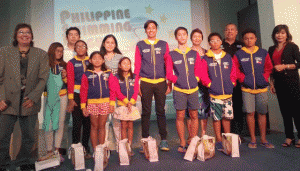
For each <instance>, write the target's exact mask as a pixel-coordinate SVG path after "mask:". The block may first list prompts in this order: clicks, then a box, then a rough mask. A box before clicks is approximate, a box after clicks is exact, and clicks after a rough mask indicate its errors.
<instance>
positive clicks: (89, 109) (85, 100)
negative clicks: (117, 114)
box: [80, 51, 114, 152]
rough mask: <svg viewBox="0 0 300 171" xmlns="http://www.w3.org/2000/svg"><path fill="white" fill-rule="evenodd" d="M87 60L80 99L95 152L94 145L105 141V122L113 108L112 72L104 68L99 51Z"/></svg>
mask: <svg viewBox="0 0 300 171" xmlns="http://www.w3.org/2000/svg"><path fill="white" fill-rule="evenodd" d="M89 61H90V64H89V66H88V67H87V71H86V72H85V73H84V74H83V76H82V80H81V88H80V101H81V109H82V112H83V115H84V116H85V117H88V116H90V119H91V142H92V146H93V149H94V152H95V150H96V146H97V145H99V144H104V142H105V123H106V120H107V117H108V114H109V113H110V112H111V111H113V109H114V106H111V105H110V88H111V87H112V86H111V84H112V79H111V78H112V73H111V71H110V70H107V69H106V66H105V62H104V57H103V56H101V55H100V52H98V51H96V52H93V53H92V54H91V57H90V59H89Z"/></svg>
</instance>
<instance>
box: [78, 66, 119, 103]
mask: <svg viewBox="0 0 300 171" xmlns="http://www.w3.org/2000/svg"><path fill="white" fill-rule="evenodd" d="M112 76H113V75H112V73H111V71H110V70H107V71H104V72H103V73H102V74H101V75H100V77H99V76H98V74H97V73H95V72H94V71H92V70H87V71H86V72H85V73H84V74H83V75H82V81H81V87H80V103H81V109H83V108H86V104H92V103H106V102H110V101H113V100H110V94H111V91H113V90H112V88H113V87H114V86H113V81H112ZM110 104H112V103H110Z"/></svg>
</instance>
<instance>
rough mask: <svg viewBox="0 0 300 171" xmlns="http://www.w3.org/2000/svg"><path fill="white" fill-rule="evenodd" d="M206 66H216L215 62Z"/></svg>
mask: <svg viewBox="0 0 300 171" xmlns="http://www.w3.org/2000/svg"><path fill="white" fill-rule="evenodd" d="M208 66H210V67H215V66H217V63H215V62H213V63H210V64H209V65H208Z"/></svg>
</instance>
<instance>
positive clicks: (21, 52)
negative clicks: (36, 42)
mask: <svg viewBox="0 0 300 171" xmlns="http://www.w3.org/2000/svg"><path fill="white" fill-rule="evenodd" d="M29 50H30V49H28V50H27V51H19V52H20V54H21V57H22V58H26V57H27V54H28V53H29Z"/></svg>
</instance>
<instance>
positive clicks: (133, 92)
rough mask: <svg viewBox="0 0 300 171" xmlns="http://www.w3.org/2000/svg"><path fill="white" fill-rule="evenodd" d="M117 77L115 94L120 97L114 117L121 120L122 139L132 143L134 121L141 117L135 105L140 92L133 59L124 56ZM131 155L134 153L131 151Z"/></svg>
mask: <svg viewBox="0 0 300 171" xmlns="http://www.w3.org/2000/svg"><path fill="white" fill-rule="evenodd" d="M114 78H115V79H116V82H117V84H116V88H114V90H115V95H116V96H117V97H118V100H119V101H118V108H117V109H116V110H115V114H114V118H116V119H119V120H121V139H122V140H123V139H125V138H127V139H128V143H129V145H130V146H131V145H132V139H133V121H135V120H137V119H140V118H141V115H140V113H139V111H138V109H137V108H136V107H135V106H134V105H135V103H136V99H137V96H138V93H139V79H138V77H136V75H135V74H133V73H132V71H131V61H130V59H129V58H128V57H123V58H122V59H121V60H120V61H119V68H118V73H117V74H116V76H115V77H114ZM131 155H133V153H132V151H131Z"/></svg>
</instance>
